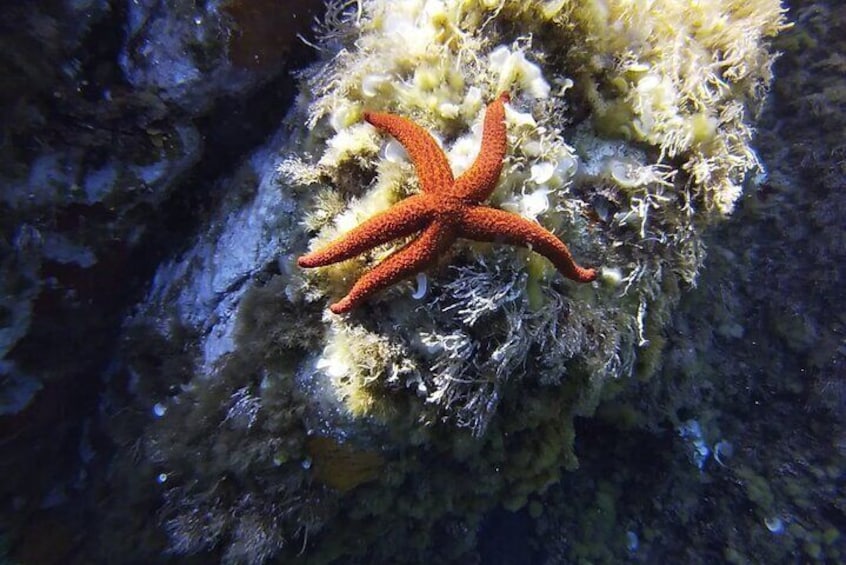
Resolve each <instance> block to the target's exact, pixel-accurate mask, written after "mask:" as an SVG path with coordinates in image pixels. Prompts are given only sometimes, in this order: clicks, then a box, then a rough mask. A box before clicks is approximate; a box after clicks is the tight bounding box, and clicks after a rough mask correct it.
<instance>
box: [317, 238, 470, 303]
mask: <svg viewBox="0 0 846 565" xmlns="http://www.w3.org/2000/svg"><path fill="white" fill-rule="evenodd" d="M453 241H455V233H454V229H453V228H450V227H448V226H446V225H444V224H443V223H441V222H434V223H432V225H430V226H429V227H427V228H426V229H425V230H423V233H421V234H420V236H418V237H417V238H416V239H414V240H412V241H411V242H409V243H408V244H407V245H406V246H404V247H403V248H402V249H400V250H398V251H396V252H394V253H393V254H392V255H391V256H390V257H388V258H387V259H385V260H384V261H382V262H381V263H379V264H378V265H376V266H375V267H373V269H372V270H370V271H369V272H368V273H366V274H365V275H364V276H362V277H361V278H360V279H358V281H357V282H356V283H355V284H354V285H353V287H352V289H350V292H349V293H348V294H347V295H346V296H345V297H343V298H342V299H341V300H340V301H338V302H336V303H335V304H332V305H331V306H330V307H329V309H330V310H331V311H332V312H334V313H335V314H342V313H344V312H349V311H350V310H352V309H353V308H355V307H356V306H358V305H359V304H361V303H362V302H363V301H364V300H366V299H367V298H368V297H370V296H371V295H372V294H374V293H376V292H379V291H380V290H382V289H383V288H387V287H389V286H391V285H392V284H394V283H396V282H398V281H400V280H402V279H404V278H406V277H407V276H409V275H412V274H414V273H418V272H420V271H421V270H423V269H424V268H426V267H427V266H428V265H429V264H431V263H433V262H434V261H435V259H436V258H437V257H438V255H439V254H440V253H441V252H443V251H444V250H445V249H446V248H448V247H449V246H450V245H452V242H453Z"/></svg>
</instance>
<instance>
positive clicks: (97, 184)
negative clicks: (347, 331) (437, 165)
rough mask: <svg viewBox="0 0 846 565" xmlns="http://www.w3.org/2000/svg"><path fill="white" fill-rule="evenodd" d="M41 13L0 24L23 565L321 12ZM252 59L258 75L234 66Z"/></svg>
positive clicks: (271, 115) (3, 374)
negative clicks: (122, 341) (259, 16)
mask: <svg viewBox="0 0 846 565" xmlns="http://www.w3.org/2000/svg"><path fill="white" fill-rule="evenodd" d="M48 4H49V5H48ZM48 4H45V3H18V4H16V5H13V4H9V5H6V6H3V7H2V8H0V12H2V16H3V21H4V22H6V24H4V28H5V29H4V33H3V40H2V41H3V56H2V61H0V70H2V74H3V77H4V88H3V92H2V94H0V100H2V108H3V124H4V127H3V142H2V152H0V182H2V186H3V188H2V190H0V228H2V238H0V266H2V269H1V270H0V289H2V292H0V419H2V420H0V438H2V446H1V447H0V450H2V455H3V458H4V461H8V462H9V464H8V465H6V466H4V478H5V480H4V484H3V487H2V499H3V515H4V516H16V518H15V519H13V520H11V521H10V522H9V523H8V524H7V523H5V522H4V528H3V529H4V531H7V532H23V533H22V534H21V536H20V539H22V540H24V541H22V542H21V543H20V544H17V545H16V544H12V546H13V549H14V552H15V555H17V556H19V557H20V558H21V560H22V561H24V562H45V561H44V560H43V559H42V557H44V558H46V556H39V555H33V554H30V553H28V552H29V551H36V550H37V548H34V547H31V546H30V545H29V544H28V542H27V541H26V540H37V539H39V535H38V534H37V533H35V532H33V531H30V530H26V527H27V526H22V524H34V525H33V526H32V528H36V529H37V528H39V527H41V526H39V525H38V524H40V523H41V522H40V521H39V519H38V518H33V519H32V520H31V521H30V518H32V517H33V516H37V515H38V514H39V513H41V512H48V511H49V512H54V511H55V512H57V513H59V512H65V513H68V512H70V513H73V512H74V506H76V509H77V510H81V507H80V501H79V499H78V497H79V493H80V492H83V491H84V488H85V487H86V486H88V485H89V484H90V483H89V479H90V478H91V477H90V476H88V473H87V471H85V470H84V469H82V467H87V468H88V469H89V470H90V469H92V468H93V466H96V465H99V464H100V463H102V462H103V459H104V458H105V457H106V456H107V452H106V451H100V450H99V449H97V450H94V449H93V448H94V445H95V444H96V445H97V446H98V447H104V445H105V444H101V443H99V442H97V441H96V438H97V437H101V436H99V432H98V431H97V430H98V427H97V426H96V425H93V421H94V417H95V415H96V413H97V411H98V409H99V408H98V405H99V404H100V402H101V400H100V398H99V394H100V392H101V389H102V387H103V384H104V378H103V377H104V375H105V374H106V373H108V371H107V368H108V367H109V366H110V365H114V361H115V350H116V347H117V337H118V334H119V328H120V327H121V324H122V320H123V318H124V316H125V314H126V311H127V309H129V308H130V307H131V305H132V304H133V303H135V302H137V301H138V300H139V299H140V298H141V297H142V296H143V290H144V288H145V287H147V286H148V284H149V279H150V277H151V276H152V275H153V272H154V268H155V266H156V264H157V263H158V262H160V261H161V260H162V259H163V257H165V256H166V255H168V254H170V253H171V252H172V249H173V248H175V247H178V246H179V245H181V243H180V242H181V241H182V238H183V237H185V236H186V235H187V234H188V233H191V232H192V231H193V229H194V226H196V225H197V223H198V222H201V221H205V220H204V219H207V217H206V210H208V209H212V208H214V201H215V199H216V198H217V196H216V194H219V192H217V193H216V192H215V190H214V189H213V187H214V182H215V180H216V179H217V178H218V177H219V175H220V174H221V171H224V170H225V171H231V170H232V169H233V167H234V163H237V162H238V160H240V159H241V158H242V155H243V153H244V152H245V151H248V150H250V151H251V150H254V149H255V147H256V146H258V145H260V144H261V143H262V142H264V141H265V139H266V138H267V136H268V135H269V134H272V133H273V132H274V131H275V130H276V128H277V127H278V121H279V120H280V119H281V117H282V116H283V115H284V112H285V107H286V105H288V104H290V100H291V97H292V95H293V93H292V90H291V88H290V87H286V85H290V78H289V74H288V72H289V71H290V69H291V68H292V63H291V59H292V56H293V55H297V56H299V54H302V53H305V52H311V48H307V47H306V46H305V45H304V44H302V43H301V42H300V40H299V39H298V38H297V34H298V33H307V32H308V30H309V22H310V21H311V19H312V17H313V15H315V14H316V13H317V10H319V9H320V8H321V6H320V4H321V3H320V2H298V3H297V4H296V5H292V6H291V10H290V11H286V13H285V14H284V15H283V16H277V17H274V18H265V20H264V21H263V22H261V23H260V24H258V25H257V24H256V23H255V22H254V21H253V20H255V18H254V17H253V16H252V15H251V14H250V10H247V11H246V15H244V13H245V12H244V9H242V7H241V4H242V3H239V2H227V3H225V4H226V6H225V7H223V6H221V5H219V4H218V3H207V4H206V5H204V6H203V7H197V6H194V5H193V4H191V3H180V2H177V3H156V2H148V3H144V2H125V3H123V2H111V3H110V2H96V1H87V2H80V1H75V2H52V3H48ZM189 5H190V6H189ZM245 18H246V19H245ZM271 23H272V24H274V25H276V26H277V27H276V28H275V30H276V35H275V37H274V39H273V41H268V42H266V43H263V42H262V41H261V36H262V34H264V35H265V36H266V32H262V31H261V29H262V26H264V25H266V24H271ZM257 30H258V31H257ZM236 36H237V39H234V38H236ZM245 42H247V43H245ZM236 44H237V45H236ZM251 45H252V46H253V47H255V49H256V51H255V53H256V56H259V55H260V58H261V60H262V63H263V64H261V65H258V64H254V65H249V66H245V65H244V64H243V59H244V58H245V57H248V53H249V50H250V48H251V47H250V46H251ZM236 52H237V56H236V55H235V54H236ZM209 67H214V68H215V69H218V71H217V73H216V74H215V77H216V79H215V80H214V81H213V80H210V76H211V75H210V73H209ZM192 73H193V74H192ZM189 76H193V77H194V78H195V79H196V80H194V81H189V80H188V77H189ZM268 91H269V92H270V93H271V94H268ZM235 93H237V95H238V98H237V99H235V98H233V94H235ZM268 119H270V120H271V123H270V124H268V123H267V120H268ZM198 203H202V204H201V205H198ZM95 455H99V456H100V457H97V458H95ZM74 497H76V498H75V501H76V505H74V503H73V502H70V501H69V499H72V498H74ZM46 509H49V510H46ZM61 520H62V521H63V522H64V523H65V524H69V526H68V529H67V530H65V529H63V530H62V531H70V530H72V529H73V526H70V524H72V521H71V520H70V519H69V518H68V516H65V517H64V518H61ZM7 526H8V527H7ZM30 534H31V535H30ZM69 535H71V537H72V532H71V533H70V534H69ZM12 541H14V540H12ZM0 545H4V547H5V545H6V544H0ZM58 546H61V547H62V548H64V549H67V544H64V543H62V544H59V543H58V542H57V547H58ZM57 551H58V552H59V553H61V551H59V550H57ZM58 558H59V559H60V560H62V559H63V557H62V556H61V555H59V556H58Z"/></svg>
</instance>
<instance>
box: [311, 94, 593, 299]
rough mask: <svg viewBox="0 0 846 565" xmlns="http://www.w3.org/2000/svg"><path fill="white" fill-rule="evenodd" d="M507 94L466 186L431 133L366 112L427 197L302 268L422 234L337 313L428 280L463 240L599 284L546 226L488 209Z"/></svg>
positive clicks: (502, 145) (488, 118)
mask: <svg viewBox="0 0 846 565" xmlns="http://www.w3.org/2000/svg"><path fill="white" fill-rule="evenodd" d="M508 100H509V96H508V94H507V93H503V94H501V95H500V96H499V98H497V99H496V100H494V101H493V102H491V103H490V104H489V105H488V108H487V111H486V113H485V124H484V129H483V131H482V148H481V150H480V151H479V155H478V157H476V161H475V162H474V163H473V165H472V166H471V167H470V168H469V169H468V170H467V171H466V172H465V173H464V174H463V175H461V176H460V177H459V178H458V179H454V178H453V176H452V170H451V169H450V167H449V163H448V162H447V158H446V155H445V154H444V152H443V150H441V148H440V147H439V146H438V144H437V143H435V140H434V139H432V136H430V135H429V134H428V133H427V132H426V130H424V129H423V128H421V127H420V126H418V125H417V124H415V123H413V122H411V121H410V120H407V119H405V118H402V117H400V116H395V115H393V114H384V113H380V112H365V113H364V119H365V120H367V121H368V122H369V123H370V124H372V125H374V126H376V127H377V128H379V129H381V130H383V131H386V132H387V133H389V134H391V135H392V136H394V137H395V138H396V139H397V140H398V141H399V142H400V143H401V144H402V145H403V147H405V150H406V152H407V153H408V156H409V157H410V158H411V161H412V163H414V168H415V169H416V171H417V175H418V176H419V177H420V188H421V190H422V192H421V193H420V194H416V195H414V196H411V197H409V198H406V199H405V200H403V201H401V202H399V203H397V204H396V205H394V206H392V207H391V208H389V209H388V210H386V211H384V212H381V213H379V214H376V215H375V216H373V217H372V218H370V219H369V220H367V221H365V222H364V223H362V224H361V225H359V226H357V227H355V228H353V229H352V230H350V232H348V233H347V234H345V235H343V236H341V237H339V238H338V239H336V240H334V241H332V242H331V243H329V244H328V245H326V246H325V247H323V248H321V249H319V250H317V251H312V252H311V253H307V254H305V255H303V256H302V257H300V258H299V260H298V261H297V264H298V265H299V266H300V267H303V268H311V267H323V266H325V265H331V264H332V263H337V262H339V261H344V260H346V259H349V258H351V257H355V256H356V255H358V254H360V253H363V252H364V251H367V250H368V249H372V248H373V247H376V246H377V245H381V244H383V243H387V242H389V241H391V240H393V239H397V238H399V237H406V236H409V235H411V234H413V233H416V232H420V235H418V236H417V237H416V238H415V239H413V240H412V241H411V242H409V243H408V244H407V245H405V246H404V247H402V248H401V249H399V250H397V251H395V252H394V253H393V254H391V255H390V256H389V257H388V258H387V259H385V260H384V261H382V262H381V263H379V264H378V265H376V266H375V267H374V268H373V269H372V270H371V271H369V272H368V273H365V274H364V275H363V276H362V277H361V278H360V279H358V281H357V282H356V283H355V284H354V285H353V287H352V289H351V290H350V291H349V293H348V294H347V295H346V296H345V297H344V298H342V299H341V300H340V301H339V302H336V303H335V304H332V305H331V306H330V307H329V309H330V310H332V312H334V313H335V314H341V313H343V312H348V311H350V310H351V309H353V308H355V307H356V306H358V305H359V304H361V303H362V302H363V301H364V300H366V299H367V298H368V297H369V296H370V295H372V294H374V293H376V292H378V291H380V290H382V289H383V288H386V287H388V286H391V285H392V284H394V283H396V282H398V281H400V280H402V279H404V278H406V277H408V276H409V275H412V274H414V273H417V272H420V271H421V270H423V269H424V268H426V266H428V265H430V264H431V263H433V262H434V261H435V260H436V259H437V257H438V255H440V254H441V253H443V252H444V251H445V250H446V249H447V248H448V247H450V246H451V245H452V244H453V242H454V241H455V240H456V239H457V238H460V237H461V238H466V239H473V240H476V241H490V242H497V243H508V244H511V245H521V246H524V247H529V248H531V249H532V250H533V251H536V252H538V253H540V254H541V255H543V256H544V257H546V258H548V259H549V260H550V261H552V263H553V264H554V265H555V267H556V268H557V269H558V270H559V271H560V272H561V274H562V275H564V276H565V277H567V278H569V279H572V280H574V281H578V282H590V281H592V280H594V279H595V278H596V270H595V269H585V268H583V267H580V266H579V265H577V264H576V262H575V260H573V256H572V254H570V250H569V249H567V246H566V245H565V244H564V243H563V242H562V241H561V240H560V239H558V238H557V237H555V236H554V235H553V234H552V233H550V232H548V231H547V230H545V229H544V228H543V227H541V226H540V225H539V224H537V223H534V222H531V221H529V220H527V219H526V218H523V217H522V216H518V215H517V214H512V213H510V212H506V211H504V210H498V209H496V208H490V207H488V206H483V205H481V202H482V201H483V200H485V199H487V198H488V196H490V194H491V193H492V192H493V190H494V188H495V187H496V183H497V181H498V180H499V175H500V172H501V171H502V160H503V158H504V157H505V150H506V136H505V106H504V103H505V102H507V101H508Z"/></svg>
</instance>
